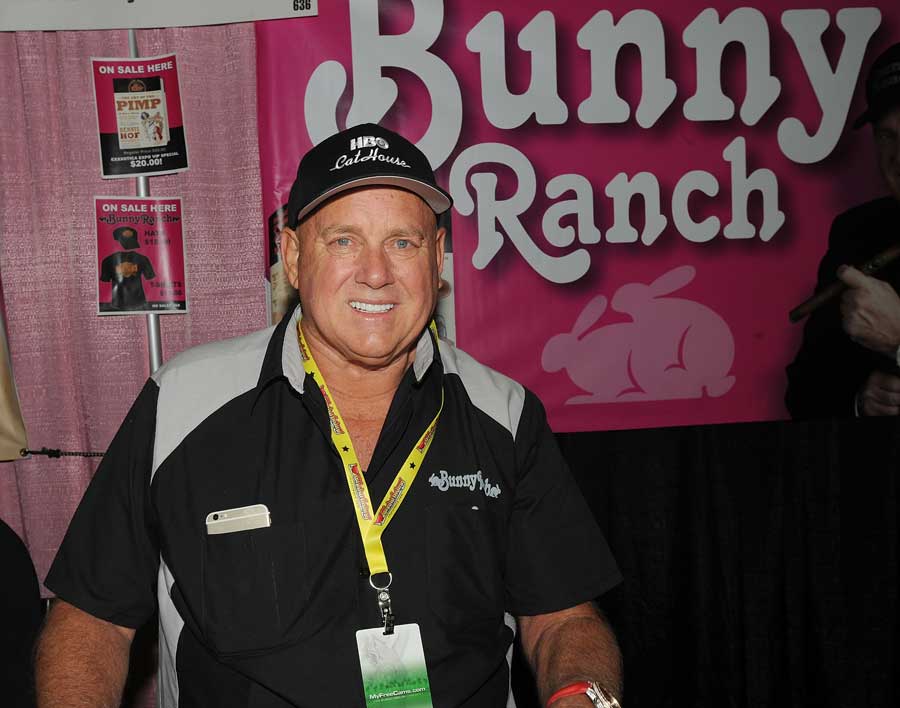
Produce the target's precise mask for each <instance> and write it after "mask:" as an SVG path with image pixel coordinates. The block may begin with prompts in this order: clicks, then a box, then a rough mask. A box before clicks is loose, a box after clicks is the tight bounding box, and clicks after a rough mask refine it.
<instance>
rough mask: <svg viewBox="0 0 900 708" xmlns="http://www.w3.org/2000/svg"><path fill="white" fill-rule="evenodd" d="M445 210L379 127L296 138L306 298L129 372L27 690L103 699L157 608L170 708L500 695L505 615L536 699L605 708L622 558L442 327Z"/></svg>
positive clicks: (495, 705)
mask: <svg viewBox="0 0 900 708" xmlns="http://www.w3.org/2000/svg"><path fill="white" fill-rule="evenodd" d="M451 203H452V201H451V198H450V195H449V194H447V192H446V191H444V190H443V189H442V188H441V187H440V186H438V184H437V183H436V181H435V178H434V173H433V172H432V169H431V166H430V165H429V163H428V160H427V159H426V157H425V156H424V155H423V154H422V153H421V152H420V151H419V150H418V148H416V147H415V146H414V145H413V144H411V143H410V142H409V141H407V140H406V139H405V138H403V137H402V136H400V135H398V134H396V133H393V132H391V131H389V130H385V129H384V128H382V127H380V126H377V125H372V124H366V125H361V126H356V127H354V128H351V129H348V130H345V131H343V132H341V133H338V134H336V135H334V136H332V137H330V138H328V139H326V140H324V141H323V142H321V143H320V144H318V145H317V146H316V147H314V148H313V149H312V150H310V151H309V152H308V153H307V154H306V155H305V156H304V158H303V159H302V161H301V162H300V166H299V168H298V171H297V179H296V181H295V182H294V185H293V188H292V189H291V193H290V198H289V202H288V206H287V210H288V219H287V228H285V229H284V232H283V233H282V236H281V255H282V260H283V262H284V267H285V273H286V276H287V278H288V279H289V281H290V282H291V284H292V285H293V286H294V287H296V288H297V290H298V291H299V294H300V302H301V305H300V307H298V308H297V309H296V310H295V311H294V312H293V313H291V314H289V315H287V316H286V317H285V318H284V319H283V320H282V321H281V322H280V323H279V324H278V325H276V326H275V327H273V328H269V329H267V330H263V331H261V332H257V333H255V334H251V335H248V336H245V337H241V338H239V339H234V340H227V341H223V342H215V343H213V344H209V345H205V346H202V347H198V348H195V349H192V350H189V351H187V352H185V353H182V354H180V355H178V356H177V357H176V358H174V359H172V360H171V361H170V362H168V363H167V364H166V365H165V366H164V367H162V368H161V369H160V370H159V371H158V372H157V373H156V374H154V376H153V378H152V380H150V381H148V382H147V384H146V386H145V387H144V390H143V391H142V392H141V394H140V396H139V398H138V400H137V402H136V403H135V404H134V406H133V407H132V409H131V411H130V413H129V414H128V418H127V419H126V421H125V423H124V424H123V426H122V427H121V429H120V430H119V432H118V434H117V435H116V437H115V439H114V441H113V443H112V444H111V446H110V448H109V450H108V452H107V454H106V455H105V457H104V459H103V462H102V464H101V466H100V468H99V469H98V471H97V473H96V475H95V476H94V478H93V480H92V482H91V485H90V487H89V488H88V490H87V492H86V493H85V496H84V499H83V500H82V502H81V505H80V506H79V508H78V510H77V511H76V513H75V516H74V518H73V520H72V522H71V525H70V526H69V530H68V532H67V534H66V537H65V539H64V540H63V542H62V545H61V547H60V550H59V553H58V555H57V557H56V559H55V561H54V563H53V566H52V568H51V570H50V573H49V575H48V576H47V580H46V585H47V587H48V588H50V589H51V590H52V591H53V592H55V593H56V594H57V595H58V597H59V598H61V599H60V600H59V601H58V602H57V604H56V605H55V606H54V607H53V609H52V610H51V612H50V616H49V619H48V623H47V628H46V630H45V632H44V634H43V638H42V640H41V642H40V646H39V651H38V661H37V686H38V697H39V701H40V704H41V705H43V706H51V705H52V706H56V705H117V704H118V700H119V696H120V694H121V688H122V684H123V682H124V678H125V674H126V671H127V661H128V650H129V646H130V643H131V640H132V637H133V636H134V632H135V630H136V629H137V628H138V627H139V626H140V625H141V624H142V623H144V622H146V621H147V620H148V619H149V618H150V617H152V616H154V612H157V611H158V618H159V633H160V680H159V689H158V693H159V703H160V705H161V706H163V707H164V708H175V707H176V706H179V707H181V708H184V707H185V706H192V707H193V706H197V707H199V706H221V707H223V708H227V707H228V706H240V707H241V708H286V707H289V706H296V707H301V706H304V707H312V706H315V707H318V706H339V707H340V708H348V707H353V706H360V707H361V706H380V705H401V704H402V705H406V706H422V707H423V708H424V707H426V706H435V707H437V708H457V707H458V706H462V705H465V706H469V707H470V708H501V707H505V706H507V705H508V700H509V664H508V660H509V656H510V646H511V643H512V641H513V638H514V634H515V632H516V631H517V633H518V636H519V639H520V641H521V645H522V647H523V649H524V652H525V655H526V657H527V658H528V659H529V660H530V662H531V666H532V668H533V669H534V672H535V676H536V680H537V684H538V686H539V690H540V693H541V700H542V704H543V705H552V706H553V708H578V707H579V706H591V705H593V706H595V707H596V706H599V707H601V708H616V707H617V706H618V705H619V703H618V699H617V697H618V696H620V695H621V669H620V656H619V651H618V648H617V646H616V641H615V638H614V636H613V633H612V631H611V630H610V628H609V626H608V625H607V623H606V621H605V620H604V619H603V617H602V616H601V615H600V613H599V612H598V611H597V609H596V608H595V606H594V605H593V600H594V598H597V597H599V596H600V595H601V594H603V593H604V592H606V591H607V590H608V589H610V588H611V587H612V586H614V585H615V584H616V583H617V582H618V581H619V579H620V576H619V572H618V570H617V568H616V565H615V562H614V560H613V558H612V556H611V554H610V551H609V549H608V547H607V544H606V541H605V540H604V538H603V536H602V534H601V533H600V531H599V529H598V528H597V525H596V523H595V521H594V519H593V516H592V514H591V512H590V511H589V509H588V507H587V505H586V504H585V502H584V500H583V498H582V497H581V495H580V493H579V492H578V489H577V487H576V486H575V484H574V481H573V479H572V477H571V475H570V474H569V472H568V470H567V468H566V465H565V462H564V460H563V458H562V456H561V454H560V452H559V449H558V448H557V446H556V443H555V441H554V438H553V436H552V433H551V431H550V428H549V426H548V425H547V421H546V417H545V414H544V410H543V407H542V406H541V404H540V402H539V401H538V400H537V398H536V397H535V396H534V395H533V394H532V393H531V392H530V391H528V390H526V389H525V388H524V387H522V386H521V385H520V384H518V383H516V382H514V381H512V380H510V379H508V378H506V377H505V376H502V375H501V374H499V373H497V372H494V371H491V370H490V369H488V368H487V367H485V366H483V365H481V364H479V363H478V362H476V361H475V360H473V359H472V358H471V357H469V356H468V355H466V354H465V353H464V352H462V351H461V350H459V349H457V348H456V347H455V346H453V344H452V343H450V342H449V341H447V340H441V339H439V338H438V335H437V330H436V327H435V326H434V323H433V319H432V318H433V316H434V311H435V304H436V301H437V298H438V290H439V287H440V282H441V266H442V262H443V245H444V239H445V233H444V230H443V228H440V227H439V224H438V216H439V215H440V214H442V213H444V212H446V211H447V210H448V209H449V208H450V206H451ZM301 308H302V310H301ZM401 698H402V699H403V700H402V702H401V701H399V700H398V699H401Z"/></svg>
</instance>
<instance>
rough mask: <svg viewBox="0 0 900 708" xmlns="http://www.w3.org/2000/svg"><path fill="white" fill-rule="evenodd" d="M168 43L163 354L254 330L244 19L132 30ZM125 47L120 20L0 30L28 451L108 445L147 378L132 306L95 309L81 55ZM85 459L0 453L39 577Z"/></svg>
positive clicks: (95, 167) (253, 143)
mask: <svg viewBox="0 0 900 708" xmlns="http://www.w3.org/2000/svg"><path fill="white" fill-rule="evenodd" d="M138 44H139V47H140V51H141V54H142V55H145V56H149V55H156V54H163V53H168V52H177V53H178V65H179V69H180V80H181V92H182V96H183V99H182V100H183V107H184V115H185V129H186V135H187V142H188V153H189V158H190V169H189V170H188V171H187V172H184V173H181V174H179V175H174V176H167V177H152V178H150V193H151V194H152V195H157V196H162V195H171V196H182V197H183V198H184V211H185V218H184V227H185V241H186V243H187V280H188V289H189V298H190V309H191V311H190V314H187V315H164V316H162V317H161V318H160V319H161V329H162V339H163V356H164V358H169V357H171V356H172V355H174V354H175V353H177V352H179V351H181V350H183V349H185V348H187V347H189V346H192V345H195V344H199V343H201V342H206V341H209V340H213V339H218V338H222V337H230V336H235V335H239V334H243V333H246V332H248V331H251V330H253V329H257V328H259V327H263V326H265V325H266V311H267V310H266V296H265V290H264V283H263V277H262V274H263V262H264V255H263V237H262V227H261V224H262V223H263V221H262V211H261V202H260V180H259V156H258V144H257V129H256V125H257V122H256V46H255V39H254V30H253V25H252V24H244V25H227V26H220V27H202V28H186V29H166V30H148V31H141V32H139V33H138ZM92 56H97V57H127V56H128V38H127V32H125V31H102V32H101V31H98V32H20V33H0V72H2V76H3V80H2V83H3V89H2V102H0V159H2V167H0V281H2V285H3V295H4V299H5V302H6V314H7V327H8V333H9V344H10V350H11V358H12V367H13V373H14V376H15V379H16V383H17V386H18V391H19V398H20V400H21V406H22V412H23V416H24V419H25V424H26V427H27V432H28V442H29V444H30V445H31V447H32V448H40V447H42V446H46V447H50V448H62V449H64V450H99V451H102V450H104V449H105V448H106V446H107V445H108V444H109V441H110V439H111V438H112V435H113V434H114V432H115V430H116V428H117V427H118V425H119V423H120V422H121V420H122V418H123V417H124V415H125V413H126V412H127V410H128V408H129V406H130V405H131V402H132V401H133V399H134V397H135V395H136V394H137V392H138V391H139V390H140V388H141V386H142V385H143V382H144V380H145V379H146V377H147V375H148V373H149V364H148V357H147V342H146V339H147V336H146V325H145V318H144V316H126V317H104V318H101V317H98V316H97V315H96V314H95V313H96V307H97V305H96V298H97V293H96V288H97V286H96V283H97V273H96V270H97V266H96V260H95V259H96V256H95V248H96V246H95V238H96V237H95V233H94V227H93V222H92V210H93V197H94V195H103V194H111V195H129V194H134V180H131V179H128V180H103V179H101V178H100V176H99V174H100V167H99V148H98V140H97V121H96V115H95V109H94V101H93V97H92V83H91V72H90V57H92ZM95 469H96V462H95V461H90V460H86V459H81V458H62V459H47V458H45V457H34V458H32V459H27V460H22V461H15V462H8V463H0V517H2V518H3V519H4V520H6V522H7V523H8V524H9V525H10V526H12V527H13V528H14V529H15V530H16V531H17V532H18V533H19V534H20V535H21V537H22V538H23V540H24V541H25V542H26V544H27V546H28V548H29V549H30V551H31V555H32V558H33V559H34V563H35V566H36V568H37V572H38V576H39V578H40V579H41V580H43V578H44V576H45V575H46V572H47V569H48V568H49V566H50V562H51V561H52V559H53V556H54V554H55V553H56V550H57V548H58V546H59V543H60V539H61V538H62V536H63V534H64V533H65V530H66V527H67V525H68V523H69V519H70V517H71V515H72V513H73V511H74V509H75V506H76V505H77V503H78V500H79V499H80V498H81V495H82V493H83V491H84V489H85V487H86V486H87V484H88V482H89V481H90V478H91V475H92V474H93V473H94V470H95Z"/></svg>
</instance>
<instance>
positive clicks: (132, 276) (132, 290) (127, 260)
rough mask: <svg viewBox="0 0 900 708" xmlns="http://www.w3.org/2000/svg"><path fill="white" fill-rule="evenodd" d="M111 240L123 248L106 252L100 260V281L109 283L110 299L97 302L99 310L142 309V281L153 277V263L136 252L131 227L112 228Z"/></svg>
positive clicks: (144, 298) (154, 272)
mask: <svg viewBox="0 0 900 708" xmlns="http://www.w3.org/2000/svg"><path fill="white" fill-rule="evenodd" d="M113 239H114V240H116V241H118V242H119V246H120V247H121V248H122V249H123V250H121V251H116V252H114V253H111V254H109V255H108V256H106V257H105V258H104V259H103V261H101V263H100V280H101V281H102V282H104V283H111V284H112V287H111V294H110V301H109V302H101V303H100V311H101V312H117V311H126V310H143V309H145V308H146V307H147V296H146V295H145V294H144V283H143V281H144V280H151V279H152V278H155V277H156V271H155V270H154V269H153V262H152V261H151V260H150V259H149V258H147V256H145V255H144V254H143V253H138V252H137V249H139V248H140V247H141V242H140V241H139V240H138V234H137V231H136V230H135V229H134V228H133V227H131V226H119V227H117V228H115V229H114V230H113Z"/></svg>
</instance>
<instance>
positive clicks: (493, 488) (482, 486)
mask: <svg viewBox="0 0 900 708" xmlns="http://www.w3.org/2000/svg"><path fill="white" fill-rule="evenodd" d="M428 483H429V484H430V485H431V486H432V487H434V488H436V489H437V490H438V491H440V492H446V491H447V490H448V489H468V490H469V491H470V492H474V491H475V490H476V489H478V490H479V491H480V492H483V493H484V496H486V497H488V498H489V499H496V498H497V497H499V496H500V494H501V493H502V490H501V489H500V485H499V484H491V480H490V478H489V477H485V476H484V475H483V473H482V471H481V470H478V471H477V472H476V473H475V474H449V473H448V472H447V470H441V471H440V472H439V473H437V474H432V475H431V476H430V477H429V478H428Z"/></svg>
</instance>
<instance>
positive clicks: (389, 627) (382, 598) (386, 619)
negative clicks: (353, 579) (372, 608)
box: [369, 572, 394, 634]
mask: <svg viewBox="0 0 900 708" xmlns="http://www.w3.org/2000/svg"><path fill="white" fill-rule="evenodd" d="M378 575H380V573H379V574H378ZM386 575H387V576H388V579H387V583H385V584H384V585H383V586H381V585H376V584H375V581H373V580H372V577H373V576H371V575H370V576H369V585H371V586H372V589H374V590H375V596H376V598H377V599H378V612H379V613H380V614H381V621H382V622H383V624H384V633H385V634H393V633H394V612H393V610H392V609H391V594H390V593H389V592H388V588H389V587H390V586H391V581H392V580H393V579H394V578H393V576H392V575H391V574H390V572H387V573H386Z"/></svg>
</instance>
